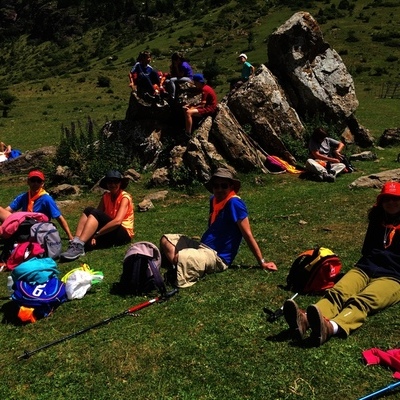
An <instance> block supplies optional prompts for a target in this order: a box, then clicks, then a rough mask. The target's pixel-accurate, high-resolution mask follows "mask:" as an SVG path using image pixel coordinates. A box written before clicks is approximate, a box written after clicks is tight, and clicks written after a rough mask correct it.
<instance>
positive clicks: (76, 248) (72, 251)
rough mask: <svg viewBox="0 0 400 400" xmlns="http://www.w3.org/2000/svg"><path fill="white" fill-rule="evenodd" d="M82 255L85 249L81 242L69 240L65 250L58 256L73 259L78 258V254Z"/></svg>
mask: <svg viewBox="0 0 400 400" xmlns="http://www.w3.org/2000/svg"><path fill="white" fill-rule="evenodd" d="M84 255H85V249H84V247H83V244H80V243H76V242H71V243H70V244H69V246H68V249H67V251H65V252H64V253H61V254H60V258H64V259H65V260H70V261H73V260H76V259H77V258H79V257H80V256H84Z"/></svg>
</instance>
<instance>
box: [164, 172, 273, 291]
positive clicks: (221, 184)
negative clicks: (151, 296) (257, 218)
mask: <svg viewBox="0 0 400 400" xmlns="http://www.w3.org/2000/svg"><path fill="white" fill-rule="evenodd" d="M205 187H206V189H207V190H208V191H210V192H211V193H212V196H211V198H210V216H209V223H208V229H207V230H206V231H205V233H204V234H203V236H202V237H201V240H200V241H196V240H193V239H191V238H189V237H187V236H184V235H181V234H166V235H163V236H162V238H161V241H160V248H161V252H162V253H163V255H164V256H165V257H166V259H167V260H168V261H169V263H170V264H171V265H172V268H171V269H170V273H171V275H173V276H172V277H171V279H168V280H170V281H171V283H172V284H174V285H177V286H178V287H189V286H191V285H193V284H194V283H196V282H197V281H198V280H199V279H200V278H201V277H202V276H204V275H205V274H206V273H212V272H220V271H224V270H226V269H227V268H228V267H229V266H230V265H231V264H232V262H233V260H234V258H235V256H236V254H237V252H238V250H239V245H240V242H241V241H242V238H244V239H245V241H246V243H247V245H248V246H249V248H250V250H251V251H252V253H253V254H254V257H255V258H256V259H257V262H258V264H259V265H260V266H261V267H262V268H263V269H265V270H269V271H275V270H276V269H277V268H276V265H275V264H274V263H273V262H268V261H266V260H265V259H264V257H263V255H262V253H261V250H260V248H259V246H258V244H257V242H256V240H255V239H254V236H253V233H252V231H251V227H250V222H249V218H248V212H247V208H246V205H245V203H244V202H243V200H242V199H241V198H240V197H239V196H238V195H237V193H238V192H239V189H240V181H239V180H237V179H235V178H234V177H233V175H232V173H231V171H229V170H228V169H226V168H219V169H218V170H217V171H216V172H215V173H214V174H213V175H212V177H211V179H210V180H209V181H208V182H207V183H206V184H205Z"/></svg>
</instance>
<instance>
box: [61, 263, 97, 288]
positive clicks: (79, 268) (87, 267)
mask: <svg viewBox="0 0 400 400" xmlns="http://www.w3.org/2000/svg"><path fill="white" fill-rule="evenodd" d="M75 271H85V272H89V273H90V274H91V275H93V276H95V275H103V272H101V271H94V270H93V269H91V268H90V267H89V265H88V264H86V263H84V264H81V266H80V267H77V268H74V269H71V271H68V272H67V273H66V274H65V275H64V276H63V277H62V278H61V281H62V282H64V283H67V280H68V278H69V277H70V276H71V275H72V273H73V272H75ZM98 282H100V280H98V279H94V280H92V283H98Z"/></svg>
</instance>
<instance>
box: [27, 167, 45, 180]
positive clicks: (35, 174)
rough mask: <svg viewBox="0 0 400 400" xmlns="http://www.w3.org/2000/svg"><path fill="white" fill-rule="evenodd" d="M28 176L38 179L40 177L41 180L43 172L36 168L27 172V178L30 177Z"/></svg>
mask: <svg viewBox="0 0 400 400" xmlns="http://www.w3.org/2000/svg"><path fill="white" fill-rule="evenodd" d="M30 178H39V179H41V180H42V181H44V175H43V172H41V171H38V170H35V171H31V172H29V175H28V179H30Z"/></svg>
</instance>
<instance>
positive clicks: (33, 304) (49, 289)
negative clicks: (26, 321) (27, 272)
mask: <svg viewBox="0 0 400 400" xmlns="http://www.w3.org/2000/svg"><path fill="white" fill-rule="evenodd" d="M13 289H14V292H13V294H12V295H11V298H12V300H14V301H15V302H16V303H17V304H18V305H19V306H20V307H27V308H33V309H34V314H35V317H36V318H44V317H47V316H49V315H50V314H51V312H53V311H54V310H55V309H56V308H57V307H58V306H59V305H60V304H62V303H64V302H65V301H67V300H68V299H67V295H66V292H65V284H64V283H63V282H61V281H60V280H59V279H58V278H57V277H52V278H50V279H49V280H48V281H47V282H46V283H43V284H40V285H37V284H31V283H29V282H26V281H24V280H17V281H16V282H15V283H14V286H13Z"/></svg>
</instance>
